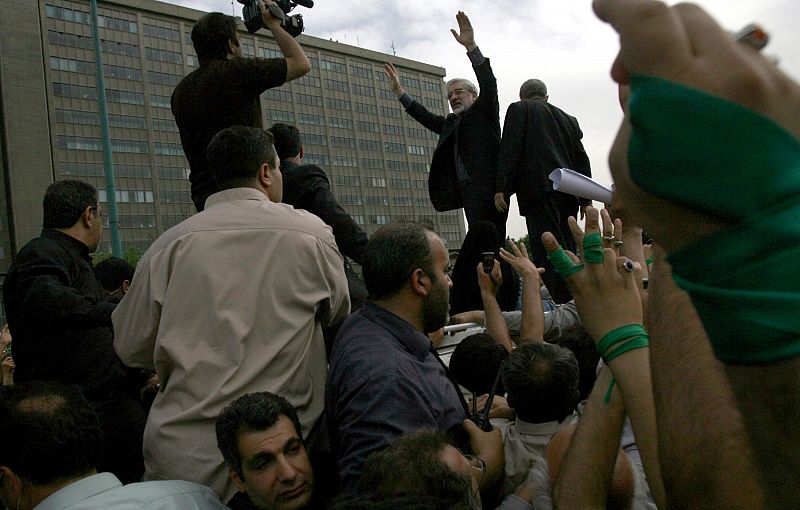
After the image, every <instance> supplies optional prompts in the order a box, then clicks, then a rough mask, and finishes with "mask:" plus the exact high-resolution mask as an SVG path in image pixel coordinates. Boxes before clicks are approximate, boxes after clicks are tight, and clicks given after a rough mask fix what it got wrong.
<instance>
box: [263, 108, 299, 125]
mask: <svg viewBox="0 0 800 510" xmlns="http://www.w3.org/2000/svg"><path fill="white" fill-rule="evenodd" d="M266 112H267V118H268V119H271V120H277V121H280V122H294V113H292V112H287V111H285V110H274V109H272V108H267V110H266Z"/></svg>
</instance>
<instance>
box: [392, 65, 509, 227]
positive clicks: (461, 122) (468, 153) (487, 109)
mask: <svg viewBox="0 0 800 510" xmlns="http://www.w3.org/2000/svg"><path fill="white" fill-rule="evenodd" d="M475 75H476V76H477V77H478V85H479V86H480V95H479V96H478V98H477V99H476V100H475V102H474V103H473V104H472V106H471V107H470V108H469V109H467V110H466V111H465V112H463V113H462V114H460V115H456V114H454V113H451V114H449V115H447V116H446V117H442V116H441V115H435V114H433V113H431V112H429V111H428V110H427V109H426V108H425V107H424V106H422V105H421V104H419V103H418V102H416V101H414V102H412V103H411V104H410V105H409V106H408V108H406V112H408V114H409V115H411V116H412V117H414V119H416V121H417V122H419V123H420V124H422V125H423V126H425V127H426V128H428V129H430V130H431V131H433V132H434V133H437V134H438V135H439V143H438V144H437V145H436V150H435V151H434V152H433V160H432V161H431V171H430V174H429V176H428V192H429V193H430V197H431V203H432V204H433V207H434V209H436V210H437V211H440V212H441V211H450V210H453V209H460V208H462V207H464V200H463V197H462V196H461V188H460V186H459V183H458V176H457V174H456V160H455V150H454V146H453V144H454V143H456V141H457V142H458V144H457V145H458V156H459V157H460V158H461V161H463V162H464V166H465V167H466V169H467V173H468V174H469V178H470V182H469V186H470V187H473V189H474V191H475V193H476V194H478V195H479V196H485V197H486V198H487V199H488V200H491V199H492V198H493V197H494V191H495V189H497V187H498V181H497V156H498V154H499V152H500V104H499V103H498V101H497V80H495V78H494V73H492V67H491V66H490V65H489V59H488V58H487V59H485V60H484V61H483V63H482V64H481V65H479V66H477V67H475Z"/></svg>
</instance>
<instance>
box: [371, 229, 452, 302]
mask: <svg viewBox="0 0 800 510" xmlns="http://www.w3.org/2000/svg"><path fill="white" fill-rule="evenodd" d="M428 232H431V230H430V229H427V228H425V227H424V226H423V225H421V224H419V223H415V222H413V221H399V222H396V223H390V224H389V225H386V226H384V227H381V228H380V229H378V230H377V231H376V232H375V233H374V234H372V237H370V239H369V242H368V243H367V246H366V247H365V248H364V258H363V261H362V263H361V269H362V271H363V274H364V283H365V284H366V286H367V291H368V292H369V297H370V298H371V299H383V298H387V297H391V296H393V295H395V294H397V293H398V292H399V291H400V290H401V289H402V288H403V286H404V285H405V284H406V282H407V281H408V278H409V277H410V276H411V273H412V272H413V271H414V270H415V269H422V270H423V271H425V273H426V274H427V275H429V276H430V277H431V278H433V279H435V278H436V275H435V274H434V272H433V257H432V256H431V245H430V241H429V240H428V234H427V233H428Z"/></svg>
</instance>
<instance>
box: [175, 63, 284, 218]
mask: <svg viewBox="0 0 800 510" xmlns="http://www.w3.org/2000/svg"><path fill="white" fill-rule="evenodd" d="M286 72H287V66H286V60H285V59H282V58H270V59H264V58H243V57H234V58H232V59H229V60H213V61H211V62H207V63H204V64H203V65H201V66H200V68H199V69H196V70H194V71H192V72H191V73H189V74H188V75H186V77H184V78H183V79H182V80H181V81H180V83H178V85H177V86H176V87H175V91H174V92H173V93H172V101H171V104H172V114H173V115H174V116H175V122H176V123H177V124H178V130H179V131H180V134H181V143H182V144H183V152H184V153H185V154H186V159H187V160H189V168H190V169H191V174H190V175H189V181H190V182H191V184H192V200H193V201H194V203H195V207H197V210H198V211H202V210H203V207H204V204H205V201H206V198H208V196H209V195H211V194H212V193H215V192H216V191H217V184H216V181H215V178H214V173H213V169H210V168H208V162H207V161H206V148H207V147H208V143H209V142H210V141H211V139H212V138H214V135H216V134H217V133H218V132H220V131H221V130H223V129H225V128H229V127H231V126H251V127H262V125H263V122H262V119H261V102H260V101H259V94H261V93H262V92H264V91H265V90H267V89H269V88H272V87H277V86H280V85H282V84H283V83H284V82H285V81H286Z"/></svg>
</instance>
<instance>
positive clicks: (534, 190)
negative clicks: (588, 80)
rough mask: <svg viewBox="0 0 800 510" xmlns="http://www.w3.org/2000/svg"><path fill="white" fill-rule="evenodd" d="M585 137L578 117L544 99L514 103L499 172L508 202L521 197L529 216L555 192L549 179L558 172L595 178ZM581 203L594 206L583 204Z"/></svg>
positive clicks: (505, 128) (508, 114)
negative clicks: (549, 194) (543, 198)
mask: <svg viewBox="0 0 800 510" xmlns="http://www.w3.org/2000/svg"><path fill="white" fill-rule="evenodd" d="M581 138H583V133H582V132H581V128H580V127H579V126H578V121H577V120H576V119H575V117H573V116H571V115H568V114H567V113H565V112H564V111H562V110H561V109H559V108H557V107H555V106H553V105H551V104H550V103H548V102H547V101H544V100H542V99H529V100H526V101H518V102H516V103H512V104H511V105H510V106H509V107H508V111H507V112H506V120H505V124H504V125H503V142H502V145H501V149H500V159H499V161H500V163H499V164H498V172H499V173H500V174H502V175H503V180H504V184H503V185H502V187H499V188H498V191H504V192H505V194H506V198H507V199H508V198H509V197H510V196H511V195H513V194H514V193H516V194H517V202H518V203H519V212H520V214H521V215H523V216H526V215H527V214H529V213H530V211H531V209H532V208H533V207H534V206H535V205H536V203H537V202H538V201H539V200H540V199H541V197H542V195H544V194H545V193H547V192H549V191H552V190H553V183H552V181H551V180H550V179H549V178H548V176H549V175H550V172H552V171H553V170H555V169H556V168H569V169H571V170H575V171H576V172H580V173H582V174H583V175H586V176H588V177H591V176H592V169H591V166H590V165H589V157H588V156H587V155H586V151H585V150H584V149H583V144H582V143H581ZM581 203H586V204H588V203H590V202H589V201H588V200H581Z"/></svg>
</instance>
